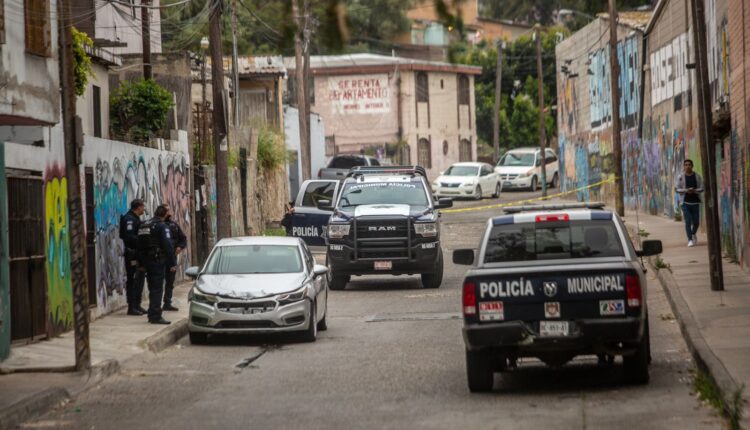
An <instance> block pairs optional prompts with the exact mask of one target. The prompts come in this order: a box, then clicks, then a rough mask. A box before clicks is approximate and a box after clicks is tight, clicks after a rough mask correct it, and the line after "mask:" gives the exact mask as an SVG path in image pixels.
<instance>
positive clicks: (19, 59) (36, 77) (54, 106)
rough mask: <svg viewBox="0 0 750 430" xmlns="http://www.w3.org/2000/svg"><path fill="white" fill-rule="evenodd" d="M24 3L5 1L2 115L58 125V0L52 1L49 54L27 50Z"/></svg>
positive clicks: (0, 51)
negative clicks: (38, 53)
mask: <svg viewBox="0 0 750 430" xmlns="http://www.w3.org/2000/svg"><path fill="white" fill-rule="evenodd" d="M23 4H24V2H23V1H22V0H6V1H5V12H6V13H5V44H3V45H2V49H0V82H1V83H2V85H0V115H13V116H18V117H23V118H28V119H32V120H36V121H41V122H44V123H47V124H54V123H57V122H58V121H59V120H60V71H59V67H58V58H59V55H58V49H57V46H58V42H57V20H56V17H57V2H56V1H54V0H51V1H50V4H49V7H50V11H49V13H50V14H49V18H50V21H49V27H50V55H49V56H48V57H41V56H38V55H32V54H29V53H27V52H26V45H25V32H24V31H25V26H24V13H23V10H24V6H23ZM0 124H5V122H3V123H0Z"/></svg>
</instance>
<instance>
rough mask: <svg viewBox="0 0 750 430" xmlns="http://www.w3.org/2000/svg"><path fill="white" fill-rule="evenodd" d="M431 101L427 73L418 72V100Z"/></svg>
mask: <svg viewBox="0 0 750 430" xmlns="http://www.w3.org/2000/svg"><path fill="white" fill-rule="evenodd" d="M429 101H430V87H429V81H428V80H427V73H425V72H418V73H417V102H429Z"/></svg>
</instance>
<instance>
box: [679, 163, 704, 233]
mask: <svg viewBox="0 0 750 430" xmlns="http://www.w3.org/2000/svg"><path fill="white" fill-rule="evenodd" d="M683 168H684V172H683V173H682V174H681V175H680V176H679V177H677V183H676V184H675V188H676V191H677V194H679V196H680V207H681V208H682V217H683V218H684V219H685V233H687V237H688V246H695V245H696V244H697V243H698V236H697V235H696V233H698V227H699V226H700V222H701V198H700V193H702V192H703V178H701V176H700V175H699V174H697V173H696V172H694V171H693V160H690V159H687V160H685V162H684V163H683Z"/></svg>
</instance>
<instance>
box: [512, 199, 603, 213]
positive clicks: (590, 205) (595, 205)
mask: <svg viewBox="0 0 750 430" xmlns="http://www.w3.org/2000/svg"><path fill="white" fill-rule="evenodd" d="M604 206H605V205H604V203H602V202H583V203H563V204H559V205H523V206H508V207H507V208H505V209H503V210H504V211H505V213H506V214H516V213H519V212H544V211H564V210H568V209H598V210H601V209H604Z"/></svg>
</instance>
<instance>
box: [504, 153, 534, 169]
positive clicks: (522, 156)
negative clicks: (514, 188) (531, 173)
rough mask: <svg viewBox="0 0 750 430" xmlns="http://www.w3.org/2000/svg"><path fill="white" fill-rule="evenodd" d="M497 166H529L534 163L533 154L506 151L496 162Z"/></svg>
mask: <svg viewBox="0 0 750 430" xmlns="http://www.w3.org/2000/svg"><path fill="white" fill-rule="evenodd" d="M497 165H498V166H508V167H516V166H517V167H529V166H533V165H534V154H533V153H531V152H508V153H507V154H505V155H503V158H501V159H500V161H499V162H498V163H497Z"/></svg>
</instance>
